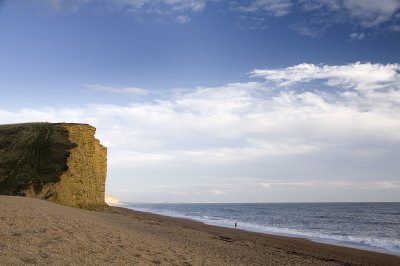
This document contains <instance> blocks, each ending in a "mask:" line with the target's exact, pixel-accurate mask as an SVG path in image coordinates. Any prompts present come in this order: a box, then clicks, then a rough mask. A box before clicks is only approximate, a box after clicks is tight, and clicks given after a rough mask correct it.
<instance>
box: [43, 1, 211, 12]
mask: <svg viewBox="0 0 400 266" xmlns="http://www.w3.org/2000/svg"><path fill="white" fill-rule="evenodd" d="M42 2H44V3H47V4H48V5H49V6H50V7H52V8H54V9H73V10H77V9H79V8H82V7H83V6H85V5H88V4H93V5H102V6H109V7H110V8H111V9H114V10H115V8H117V9H119V10H122V9H127V10H130V11H139V10H142V11H146V12H147V11H155V10H156V9H154V8H156V7H159V8H161V7H165V8H168V9H169V10H170V11H174V12H187V11H189V12H199V11H202V10H203V9H204V8H205V6H206V2H207V0H108V1H102V0H44V1H42Z"/></svg>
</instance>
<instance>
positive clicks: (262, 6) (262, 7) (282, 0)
mask: <svg viewBox="0 0 400 266" xmlns="http://www.w3.org/2000/svg"><path fill="white" fill-rule="evenodd" d="M292 5H293V4H292V2H291V1H290V0H254V1H251V2H250V4H248V5H243V6H239V7H238V8H237V9H238V10H239V11H243V12H251V13H258V12H267V13H269V14H272V15H274V16H276V17H281V16H285V15H287V14H289V13H290V10H291V7H292Z"/></svg>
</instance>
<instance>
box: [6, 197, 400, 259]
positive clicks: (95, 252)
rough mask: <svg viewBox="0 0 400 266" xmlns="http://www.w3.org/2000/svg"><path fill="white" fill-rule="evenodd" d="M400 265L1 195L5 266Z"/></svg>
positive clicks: (309, 245)
mask: <svg viewBox="0 0 400 266" xmlns="http://www.w3.org/2000/svg"><path fill="white" fill-rule="evenodd" d="M30 264H31V265H32V264H33V265H35V264H36V265H155V264H156V265H158V264H161V265H400V257H399V256H394V255H387V254H382V253H375V252H370V251H363V250H357V249H353V248H346V247H339V246H334V245H328V244H320V243H315V242H312V241H308V240H305V239H301V238H292V237H283V236H274V235H266V234H259V233H252V232H246V231H242V230H235V229H229V228H222V227H216V226H210V225H205V224H202V223H199V222H195V221H191V220H186V219H180V218H172V217H166V216H160V215H155V214H149V213H143V212H137V211H131V210H128V209H124V208H117V207H110V208H107V209H106V210H104V211H101V212H95V211H86V210H81V209H76V208H70V207H66V206H61V205H58V204H54V203H50V202H47V201H43V200H38V199H30V198H21V197H7V196H0V265H30Z"/></svg>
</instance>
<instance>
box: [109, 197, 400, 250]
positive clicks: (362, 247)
mask: <svg viewBox="0 0 400 266" xmlns="http://www.w3.org/2000/svg"><path fill="white" fill-rule="evenodd" d="M110 206H111V207H118V208H125V209H128V210H132V211H136V212H143V213H150V214H155V215H160V216H166V217H173V218H180V219H187V220H190V221H196V222H200V223H202V224H204V225H210V226H216V227H221V228H230V229H235V228H234V227H233V226H228V225H225V224H223V223H217V222H214V223H213V222H211V221H208V220H205V219H199V218H195V217H190V216H186V215H179V214H177V215H176V216H174V215H172V214H171V215H169V214H167V213H161V212H152V211H151V210H144V209H140V208H137V209H135V208H129V207H127V206H128V204H120V205H110ZM236 230H242V231H244V232H251V233H260V234H265V235H272V236H283V237H290V238H301V239H304V240H309V241H312V242H315V243H321V244H327V245H334V246H339V247H347V248H354V249H358V250H364V251H371V252H376V253H382V254H387V255H393V256H397V257H400V252H395V251H391V250H387V249H385V248H381V247H376V246H372V245H362V244H358V243H356V242H350V241H340V240H335V239H329V238H318V237H311V236H304V235H296V234H290V233H280V232H272V231H264V230H261V229H259V230H257V229H255V228H251V227H240V222H238V228H237V229H236Z"/></svg>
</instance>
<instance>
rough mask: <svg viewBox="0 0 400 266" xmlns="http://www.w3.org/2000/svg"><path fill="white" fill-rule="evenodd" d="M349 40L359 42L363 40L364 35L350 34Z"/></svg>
mask: <svg viewBox="0 0 400 266" xmlns="http://www.w3.org/2000/svg"><path fill="white" fill-rule="evenodd" d="M350 39H351V40H356V41H360V40H363V39H365V34H364V33H357V32H353V33H351V34H350Z"/></svg>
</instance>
